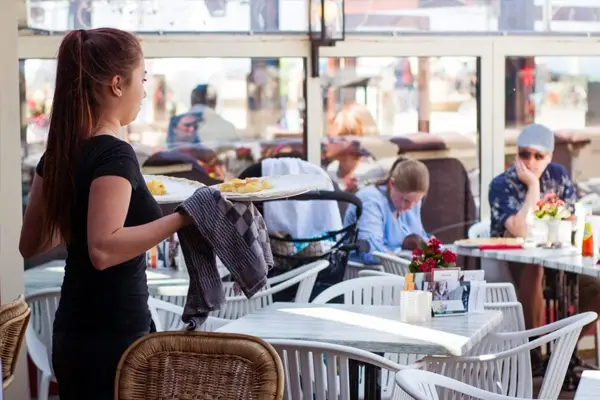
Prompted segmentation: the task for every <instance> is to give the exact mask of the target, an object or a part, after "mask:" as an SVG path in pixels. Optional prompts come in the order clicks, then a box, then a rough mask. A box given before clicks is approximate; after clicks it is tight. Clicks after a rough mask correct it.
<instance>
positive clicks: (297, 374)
mask: <svg viewBox="0 0 600 400" xmlns="http://www.w3.org/2000/svg"><path fill="white" fill-rule="evenodd" d="M268 342H269V344H271V345H272V346H273V347H274V348H275V350H277V353H278V354H279V357H280V358H281V361H282V363H283V368H284V370H285V389H284V394H283V398H284V399H285V400H305V399H311V400H334V399H340V400H341V399H349V398H350V384H351V382H350V379H349V361H350V360H355V361H359V362H361V363H364V364H369V365H373V366H375V367H378V368H381V369H382V372H383V371H387V372H388V373H390V375H391V373H395V372H397V371H400V370H401V369H405V368H416V367H418V366H417V365H414V366H400V365H399V364H396V363H394V362H392V361H389V360H387V359H385V358H383V357H380V356H378V355H376V354H373V353H370V352H368V351H364V350H359V349H356V348H353V347H347V346H340V345H335V344H329V343H321V342H313V341H307V340H268ZM352 383H354V382H352ZM367 400H368V399H367Z"/></svg>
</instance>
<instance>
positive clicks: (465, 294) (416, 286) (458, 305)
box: [405, 268, 486, 317]
mask: <svg viewBox="0 0 600 400" xmlns="http://www.w3.org/2000/svg"><path fill="white" fill-rule="evenodd" d="M405 291H409V292H410V291H415V292H427V293H429V294H430V295H431V316H433V317H443V316H451V315H464V314H467V313H481V312H483V310H484V303H485V296H486V282H485V280H484V271H483V270H477V271H462V270H460V269H459V268H444V269H436V270H434V271H432V272H425V273H411V274H408V275H407V276H406V279H405Z"/></svg>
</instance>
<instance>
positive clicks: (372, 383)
mask: <svg viewBox="0 0 600 400" xmlns="http://www.w3.org/2000/svg"><path fill="white" fill-rule="evenodd" d="M379 355H380V356H382V357H383V354H379ZM367 399H369V400H370V399H373V400H381V369H380V368H379V367H376V366H374V365H371V364H366V365H365V400H367Z"/></svg>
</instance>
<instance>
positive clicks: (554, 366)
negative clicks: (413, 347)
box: [422, 303, 598, 399]
mask: <svg viewBox="0 0 600 400" xmlns="http://www.w3.org/2000/svg"><path fill="white" fill-rule="evenodd" d="M498 304H501V303H498ZM515 306H520V303H515ZM597 317H598V315H597V314H596V313H594V312H585V313H581V314H577V315H573V316H571V317H568V318H563V319H561V320H559V321H556V322H553V323H551V324H548V325H544V326H542V327H539V328H535V329H531V330H528V331H520V332H499V333H497V332H491V333H489V334H488V335H486V336H485V338H483V340H482V341H481V342H480V343H479V345H478V349H477V355H476V356H470V357H425V358H424V359H423V360H422V363H423V366H424V369H426V370H428V371H431V372H436V373H439V374H443V375H445V376H447V377H449V378H452V379H457V380H459V381H461V382H469V383H470V384H472V385H474V386H476V387H478V388H480V389H483V390H487V391H490V392H493V393H496V394H502V395H505V396H515V397H517V398H530V397H532V396H533V377H532V373H531V360H530V352H531V350H533V349H536V348H538V347H540V346H544V345H546V344H551V346H552V348H553V350H552V355H551V356H550V360H549V362H548V366H547V368H546V373H545V378H544V381H543V382H542V386H541V388H540V392H539V395H538V397H539V398H540V399H557V398H558V396H559V394H560V391H561V387H562V383H563V381H564V379H565V375H566V372H567V369H568V368H569V359H570V357H571V355H572V354H573V351H574V349H575V345H576V344H577V341H578V339H579V335H580V334H581V330H582V328H583V327H584V326H585V325H587V324H589V323H591V322H593V321H595V320H596V318H597ZM533 337H537V339H533ZM530 339H533V340H530ZM481 371H485V373H481ZM444 398H445V397H444Z"/></svg>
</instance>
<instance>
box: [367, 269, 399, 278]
mask: <svg viewBox="0 0 600 400" xmlns="http://www.w3.org/2000/svg"><path fill="white" fill-rule="evenodd" d="M372 276H387V277H388V278H398V275H396V274H390V273H388V272H383V271H377V270H374V269H365V270H363V271H358V277H359V278H370V277H372Z"/></svg>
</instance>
